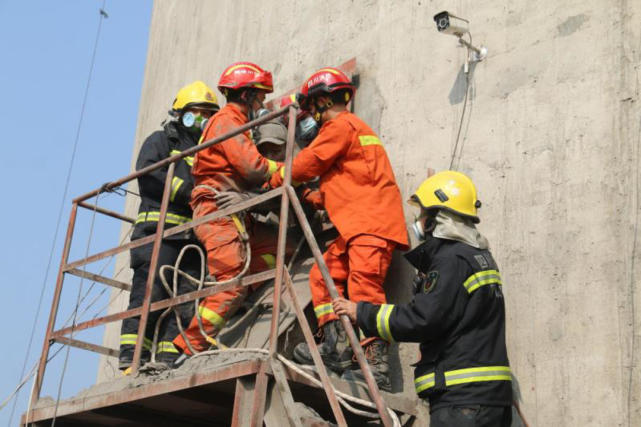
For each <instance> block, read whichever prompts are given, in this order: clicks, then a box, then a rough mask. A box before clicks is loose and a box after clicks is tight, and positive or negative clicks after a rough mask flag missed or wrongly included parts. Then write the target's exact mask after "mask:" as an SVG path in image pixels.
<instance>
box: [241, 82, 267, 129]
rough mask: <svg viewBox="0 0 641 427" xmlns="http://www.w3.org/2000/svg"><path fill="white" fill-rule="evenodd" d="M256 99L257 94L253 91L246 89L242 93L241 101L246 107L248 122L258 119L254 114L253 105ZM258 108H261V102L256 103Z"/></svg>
mask: <svg viewBox="0 0 641 427" xmlns="http://www.w3.org/2000/svg"><path fill="white" fill-rule="evenodd" d="M257 97H258V92H257V91H256V90H255V89H247V90H246V91H245V92H244V93H243V96H242V97H241V99H243V101H245V105H247V110H248V111H247V117H248V118H249V121H250V122H251V121H252V120H254V119H257V118H258V117H257V116H256V113H255V112H254V108H253V104H254V101H256V98H257ZM258 103H259V104H260V106H261V107H262V106H263V103H262V102H260V101H259V102H258Z"/></svg>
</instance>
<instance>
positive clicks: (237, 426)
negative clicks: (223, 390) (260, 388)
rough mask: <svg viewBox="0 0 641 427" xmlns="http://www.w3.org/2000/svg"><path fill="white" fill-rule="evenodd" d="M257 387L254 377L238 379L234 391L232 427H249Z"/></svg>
mask: <svg viewBox="0 0 641 427" xmlns="http://www.w3.org/2000/svg"><path fill="white" fill-rule="evenodd" d="M255 385H256V379H255V378H254V377H240V378H238V379H236V390H235V391H234V412H233V413H232V416H231V427H249V421H250V420H249V415H250V413H251V405H252V396H253V392H254V388H255Z"/></svg>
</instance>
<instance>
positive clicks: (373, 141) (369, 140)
mask: <svg viewBox="0 0 641 427" xmlns="http://www.w3.org/2000/svg"><path fill="white" fill-rule="evenodd" d="M358 140H359V141H360V143H361V147H366V146H368V145H380V146H383V143H382V142H381V140H380V139H378V136H376V135H361V136H359V137H358Z"/></svg>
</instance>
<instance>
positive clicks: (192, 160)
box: [169, 142, 200, 167]
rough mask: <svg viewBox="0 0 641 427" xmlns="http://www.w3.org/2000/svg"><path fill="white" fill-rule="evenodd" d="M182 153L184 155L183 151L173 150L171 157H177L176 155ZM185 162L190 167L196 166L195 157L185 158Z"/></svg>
mask: <svg viewBox="0 0 641 427" xmlns="http://www.w3.org/2000/svg"><path fill="white" fill-rule="evenodd" d="M199 144H200V142H199ZM180 153H182V151H178V150H171V153H169V155H170V156H175V155H176V154H180ZM183 160H184V161H185V163H187V164H188V165H189V166H190V167H191V166H193V165H194V156H187V157H183Z"/></svg>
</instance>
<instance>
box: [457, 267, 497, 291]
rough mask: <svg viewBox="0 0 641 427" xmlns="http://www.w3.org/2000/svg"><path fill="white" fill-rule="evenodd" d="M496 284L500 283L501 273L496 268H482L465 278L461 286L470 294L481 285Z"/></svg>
mask: <svg viewBox="0 0 641 427" xmlns="http://www.w3.org/2000/svg"><path fill="white" fill-rule="evenodd" d="M491 284H497V285H502V284H503V283H502V282H501V274H500V273H499V272H498V271H496V270H484V271H479V272H478V273H474V274H472V275H471V276H470V277H468V278H467V280H465V282H464V283H463V286H464V287H465V290H467V293H469V294H471V293H472V292H474V291H475V290H477V289H478V288H480V287H481V286H485V285H491Z"/></svg>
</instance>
